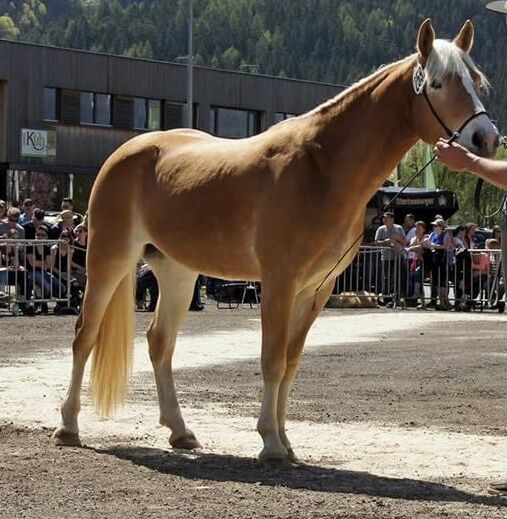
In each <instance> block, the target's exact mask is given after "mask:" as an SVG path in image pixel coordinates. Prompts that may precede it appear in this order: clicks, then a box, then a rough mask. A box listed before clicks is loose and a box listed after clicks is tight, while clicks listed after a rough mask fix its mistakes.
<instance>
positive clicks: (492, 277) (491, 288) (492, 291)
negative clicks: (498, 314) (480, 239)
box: [485, 238, 505, 311]
mask: <svg viewBox="0 0 507 519" xmlns="http://www.w3.org/2000/svg"><path fill="white" fill-rule="evenodd" d="M485 248H486V249H488V250H490V251H491V252H490V253H489V265H490V268H489V276H488V280H487V282H486V287H485V288H486V292H487V295H488V302H489V303H490V304H491V308H492V309H497V308H498V309H500V310H501V311H503V310H504V309H505V301H503V296H504V294H505V283H504V276H503V273H502V264H501V263H500V261H499V259H500V254H499V252H498V251H499V250H500V249H501V243H500V241H499V240H497V239H495V238H490V239H489V240H486V247H485Z"/></svg>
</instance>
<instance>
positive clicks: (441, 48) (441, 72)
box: [425, 40, 490, 90]
mask: <svg viewBox="0 0 507 519" xmlns="http://www.w3.org/2000/svg"><path fill="white" fill-rule="evenodd" d="M425 70H426V77H427V80H428V81H430V82H431V81H433V80H435V79H436V80H439V81H440V80H442V79H443V78H444V77H445V76H446V75H449V74H450V75H451V76H454V75H456V76H459V77H461V78H465V77H467V76H468V77H470V71H471V72H472V73H473V74H474V75H475V76H476V77H477V78H478V81H479V87H480V88H482V89H485V90H488V89H489V87H490V83H489V81H488V79H487V78H486V76H485V75H484V73H483V72H482V71H481V70H480V69H479V67H478V66H477V65H476V64H475V62H474V60H473V59H472V58H471V57H470V55H469V54H467V53H466V52H463V51H462V50H461V49H460V48H458V47H457V46H456V45H454V43H453V42H451V41H448V40H435V41H434V42H433V49H432V51H431V52H430V55H429V57H428V61H427V62H426V67H425Z"/></svg>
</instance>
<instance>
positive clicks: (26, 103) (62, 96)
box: [0, 40, 341, 211]
mask: <svg viewBox="0 0 507 519" xmlns="http://www.w3.org/2000/svg"><path fill="white" fill-rule="evenodd" d="M193 82H194V92H193V99H194V107H193V108H194V121H193V127H194V128H199V129H201V130H204V131H207V132H210V133H213V134H215V135H219V136H223V137H232V138H241V137H247V136H249V135H253V134H255V133H259V132H261V131H263V130H265V129H267V128H268V127H269V126H271V125H273V124H275V123H276V122H278V121H280V120H283V119H285V118H287V117H291V116H292V115H297V114H301V113H304V112H306V111H308V110H309V109H311V108H313V107H314V106H316V105H318V104H320V103H322V102H323V101H325V100H326V99H329V98H330V97H333V96H335V95H336V94H337V93H339V92H340V90H341V87H339V86H336V85H330V84H322V83H312V82H309V81H298V80H292V79H285V78H275V77H268V76H261V75H253V74H246V73H238V72H229V71H222V70H215V69H209V68H203V67H195V68H194V79H193ZM185 100H186V66H185V65H182V64H176V63H169V62H160V61H153V60H143V59H133V58H125V57H121V56H114V55H109V54H99V53H93V52H86V51H79V50H70V49H64V48H56V47H48V46H41V45H33V44H26V43H19V42H13V41H7V40H0V198H2V199H7V200H9V201H10V202H12V203H14V202H16V201H19V200H22V199H23V198H26V197H30V198H33V199H34V201H35V202H36V204H37V205H39V206H41V207H45V208H46V209H56V208H57V207H58V204H59V199H60V198H61V197H62V196H69V195H70V196H73V197H74V198H75V199H76V202H77V209H78V210H80V211H84V210H85V206H86V201H87V199H88V194H89V190H90V188H91V185H92V183H93V179H94V177H95V175H96V173H97V172H98V170H99V168H100V166H101V164H102V163H103V161H104V160H105V159H106V158H107V157H108V155H109V154H110V153H111V152H112V151H114V150H115V149H116V148H117V147H118V146H119V145H120V144H121V143H123V142H125V141H126V140H128V139H130V138H132V137H134V136H135V135H138V134H139V133H142V132H146V131H152V130H166V129H170V128H178V127H182V126H186V125H187V124H186V120H185V114H186V110H185Z"/></svg>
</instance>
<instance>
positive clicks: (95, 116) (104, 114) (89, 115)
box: [80, 92, 111, 126]
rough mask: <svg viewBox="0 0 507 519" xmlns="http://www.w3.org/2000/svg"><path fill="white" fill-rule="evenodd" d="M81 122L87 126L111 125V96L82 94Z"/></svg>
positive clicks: (90, 93)
mask: <svg viewBox="0 0 507 519" xmlns="http://www.w3.org/2000/svg"><path fill="white" fill-rule="evenodd" d="M80 114H81V116H80V121H81V122H82V123H85V124H101V125H104V126H110V125H111V95H110V94H97V93H95V92H81V107H80Z"/></svg>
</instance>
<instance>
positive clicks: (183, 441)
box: [169, 433, 202, 451]
mask: <svg viewBox="0 0 507 519" xmlns="http://www.w3.org/2000/svg"><path fill="white" fill-rule="evenodd" d="M169 443H170V444H171V446H172V448H173V449H185V450H188V451H190V450H192V449H202V445H201V444H200V443H199V440H198V439H197V438H196V437H195V435H194V433H188V434H185V436H180V437H179V438H173V437H172V435H171V437H170V438H169Z"/></svg>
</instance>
